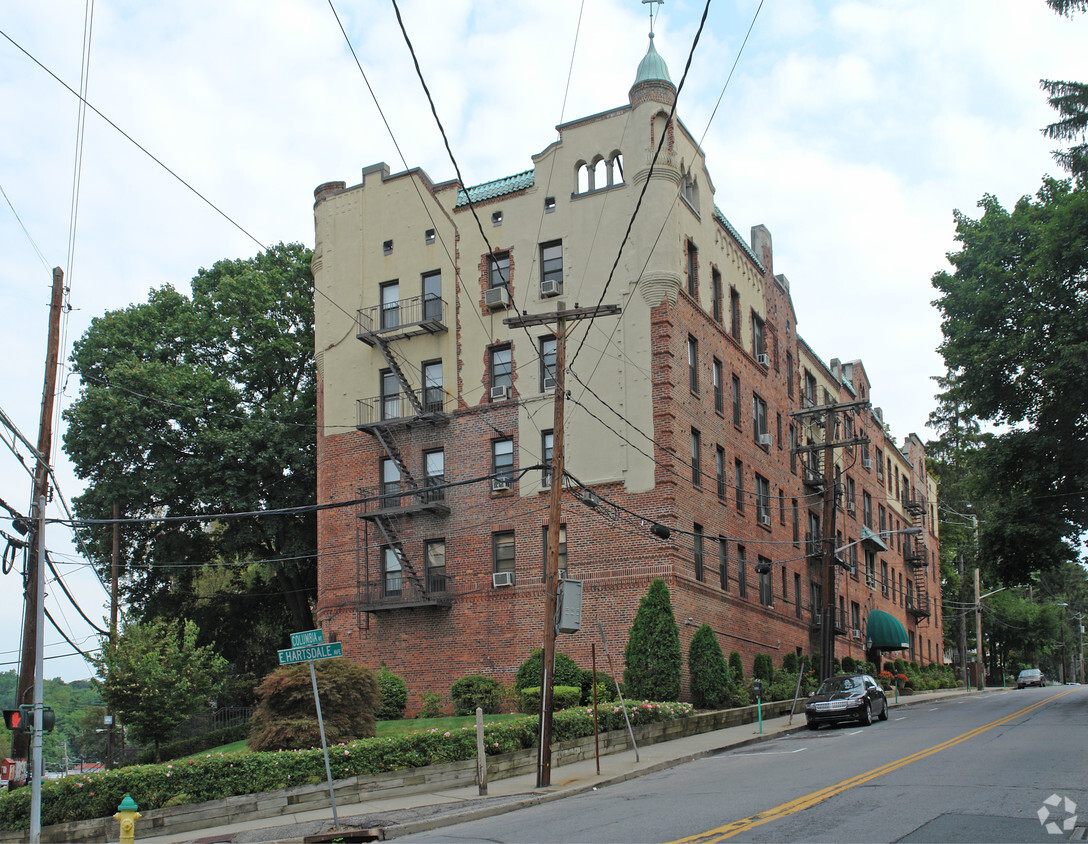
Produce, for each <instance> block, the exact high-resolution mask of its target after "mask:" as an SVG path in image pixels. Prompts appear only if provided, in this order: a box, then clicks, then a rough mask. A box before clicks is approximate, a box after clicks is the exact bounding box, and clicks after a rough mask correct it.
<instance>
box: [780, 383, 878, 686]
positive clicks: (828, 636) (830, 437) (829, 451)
mask: <svg viewBox="0 0 1088 844" xmlns="http://www.w3.org/2000/svg"><path fill="white" fill-rule="evenodd" d="M868 407H869V402H868V401H851V402H843V403H841V404H826V405H822V406H820V407H809V408H805V409H803V410H794V411H791V412H790V416H793V417H796V418H803V417H806V416H812V417H819V416H822V417H823V425H824V439H823V442H822V443H818V444H815V445H809V446H799V447H797V448H795V449H794V452H795V453H798V454H803V453H806V452H810V451H816V450H819V451H822V452H823V457H822V461H823V466H822V468H821V472H822V473H823V481H824V489H823V518H822V519H821V524H822V529H821V531H820V536H821V541H822V543H823V553H822V555H821V558H820V559H821V566H820V594H821V596H822V600H823V606H822V607H821V608H820V679H821V680H826V679H827V678H828V677H830V676H832V675H833V674H834V673H835V565H836V563H837V560H836V559H835V498H836V496H837V495H838V490H837V489H836V482H835V449H836V448H842V447H845V446H850V445H862V444H865V443H868V442H869V438H868V437H866V436H853V437H851V438H850V439H848V440H836V439H835V417H836V414H838V413H841V412H844V411H847V410H854V409H858V410H864V409H867V408H868Z"/></svg>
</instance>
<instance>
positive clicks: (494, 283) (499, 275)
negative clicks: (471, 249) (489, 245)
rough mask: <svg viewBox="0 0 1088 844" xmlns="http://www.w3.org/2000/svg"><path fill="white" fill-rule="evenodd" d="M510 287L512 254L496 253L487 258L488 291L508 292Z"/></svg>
mask: <svg viewBox="0 0 1088 844" xmlns="http://www.w3.org/2000/svg"><path fill="white" fill-rule="evenodd" d="M509 287H510V253H509V252H496V253H494V255H489V256H488V257H487V288H488V290H496V289H502V290H508V289H509Z"/></svg>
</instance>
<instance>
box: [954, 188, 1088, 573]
mask: <svg viewBox="0 0 1088 844" xmlns="http://www.w3.org/2000/svg"><path fill="white" fill-rule="evenodd" d="M980 207H981V208H982V209H983V215H982V217H981V218H980V219H978V220H973V219H970V218H969V217H967V216H966V215H964V214H961V213H960V212H956V215H955V216H956V230H957V235H956V238H957V241H958V242H959V244H960V249H959V251H958V252H955V253H952V254H951V255H949V260H950V262H951V263H952V265H953V267H954V271H953V272H952V273H948V272H940V273H937V274H936V275H935V276H934V278H933V285H934V287H935V288H936V289H937V290H938V291H939V294H940V295H939V298H938V299H937V300H936V302H935V304H936V306H937V307H938V309H939V310H940V311H941V314H942V330H943V332H944V342H943V343H942V345H941V352H942V354H943V355H944V358H945V363H946V365H947V367H948V370H949V372H950V373H953V376H952V377H953V378H954V384H953V385H952V387H954V394H952V393H951V392H950V390H949V389H946V391H945V397H946V398H948V397H951V400H952V401H954V402H955V404H956V406H957V408H958V412H960V413H961V415H962V416H963V417H964V418H965V419H969V420H975V421H982V422H989V423H992V424H996V425H1001V426H1006V427H1007V430H1006V431H1005V432H1004V433H1001V434H998V435H994V436H992V437H991V438H989V439H988V440H987V441H986V442H985V447H984V448H980V449H978V450H977V453H975V454H974V455H972V457H971V465H970V473H971V477H970V480H969V487H968V491H969V492H970V493H971V494H972V496H973V497H974V498H975V500H976V502H977V503H978V509H977V510H976V513H977V515H978V516H979V543H980V548H979V552H980V554H981V557H982V559H984V560H985V561H986V565H987V567H988V568H991V569H992V570H993V571H994V572H995V574H996V575H997V577H998V578H1000V579H1001V580H1002V581H1003V582H1006V583H1016V582H1023V581H1024V580H1026V578H1027V576H1028V574H1029V573H1030V572H1032V571H1036V570H1046V569H1048V568H1051V567H1054V566H1057V565H1060V564H1061V563H1062V562H1063V561H1070V560H1072V559H1074V558H1075V556H1076V551H1075V543H1076V542H1077V538H1078V537H1079V536H1080V534H1081V533H1083V531H1084V530H1085V529H1086V528H1088V498H1085V496H1083V495H1082V494H1081V491H1082V490H1083V489H1085V485H1086V484H1088V400H1086V398H1085V396H1086V394H1085V392H1084V390H1083V388H1082V385H1083V384H1084V383H1085V378H1086V376H1088V295H1086V294H1088V188H1085V187H1075V186H1074V185H1072V184H1071V183H1070V182H1063V181H1057V180H1054V179H1046V180H1045V181H1044V183H1043V186H1042V188H1041V189H1040V191H1039V193H1038V194H1037V196H1036V197H1035V198H1034V199H1031V198H1028V197H1024V198H1023V199H1021V200H1020V201H1019V202H1018V203H1017V204H1016V207H1015V208H1014V209H1013V211H1012V212H1011V213H1010V212H1008V211H1006V210H1005V209H1004V208H1002V207H1001V205H1000V204H999V203H998V201H997V200H996V199H995V198H994V197H992V196H986V197H984V198H983V200H982V202H981V203H980Z"/></svg>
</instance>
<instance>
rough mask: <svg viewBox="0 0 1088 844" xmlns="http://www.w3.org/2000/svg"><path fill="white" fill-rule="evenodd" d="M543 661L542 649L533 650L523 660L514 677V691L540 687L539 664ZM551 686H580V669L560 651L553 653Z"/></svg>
mask: <svg viewBox="0 0 1088 844" xmlns="http://www.w3.org/2000/svg"><path fill="white" fill-rule="evenodd" d="M543 661H544V649H543V648H535V649H534V650H533V652H532V653H531V654H529V658H528V659H527V660H525V662H523V663H522V664H521V666H520V667H519V668H518V673H517V674H516V675H515V677H514V690H515V691H518V692H520V691H521V690H522V689H527V688H532V687H534V686H535V687H537V688H539V687H540V685H541V676H540V675H541V663H542V662H543ZM552 681H553V685H556V686H579V687H581V685H582V669H581V668H579V667H578V666H577V665H576V664H575V662H574V660H573V659H571V658H570V657H569V656H567V655H566V654H565V653H561V652H560V651H556V652H555V669H554V675H553V677H552Z"/></svg>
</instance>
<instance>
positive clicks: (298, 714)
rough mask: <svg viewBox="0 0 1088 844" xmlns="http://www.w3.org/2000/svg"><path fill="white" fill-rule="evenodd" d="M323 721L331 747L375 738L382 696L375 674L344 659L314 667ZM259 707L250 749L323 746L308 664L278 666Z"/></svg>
mask: <svg viewBox="0 0 1088 844" xmlns="http://www.w3.org/2000/svg"><path fill="white" fill-rule="evenodd" d="M314 674H315V676H316V677H317V693H318V695H320V697H321V718H322V720H323V721H324V724H325V738H326V741H327V742H328V743H329V744H339V743H341V742H348V741H352V740H354V739H360V738H372V737H373V736H374V735H376V728H375V723H374V713H375V712H376V711H377V709H378V706H379V705H380V700H381V692H380V691H379V689H378V680H377V678H376V677H375V676H374V672H373V671H371V670H370V669H369V668H363V667H362V666H361V665H355V664H354V663H351V662H348V661H347V660H345V659H325V660H321V661H319V662H316V663H314ZM257 695H258V697H259V698H260V705H259V706H258V707H257V711H256V713H254V715H253V721H252V722H251V723H250V733H249V740H248V742H247V743H248V744H249V747H250V749H251V750H294V749H300V748H308V747H318V746H320V744H321V731H320V729H319V727H318V723H317V702H316V701H315V700H314V690H313V680H312V679H311V677H310V667H309V665H305V664H303V665H290V666H286V667H284V668H278V669H276V670H275V671H273V672H272V673H271V674H269V675H268V676H267V677H265V678H264V679H263V680H262V681H261V684H260V685H259V686H258V687H257Z"/></svg>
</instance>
